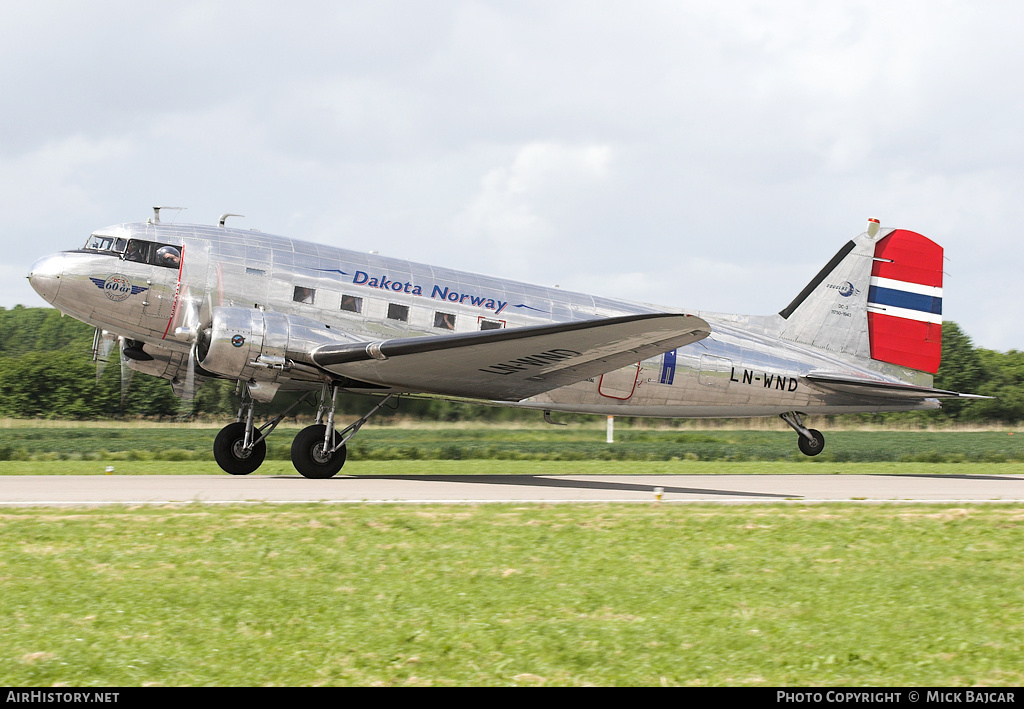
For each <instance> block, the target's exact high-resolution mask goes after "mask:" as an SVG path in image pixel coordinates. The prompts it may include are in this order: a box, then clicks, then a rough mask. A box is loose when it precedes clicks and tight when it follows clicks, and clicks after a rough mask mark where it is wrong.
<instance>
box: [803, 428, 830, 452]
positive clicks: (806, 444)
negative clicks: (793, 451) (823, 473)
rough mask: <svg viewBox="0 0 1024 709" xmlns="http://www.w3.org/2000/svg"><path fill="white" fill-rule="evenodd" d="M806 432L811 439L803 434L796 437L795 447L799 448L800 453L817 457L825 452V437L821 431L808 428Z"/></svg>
mask: <svg viewBox="0 0 1024 709" xmlns="http://www.w3.org/2000/svg"><path fill="white" fill-rule="evenodd" d="M807 432H808V433H809V434H811V438H813V439H814V440H811V438H807V436H804V435H803V434H800V435H798V436H797V445H799V446H800V452H801V453H803V454H804V455H818V453H821V452H822V451H823V450H825V436H823V435H822V433H821V431H819V430H817V429H814V428H809V429H807Z"/></svg>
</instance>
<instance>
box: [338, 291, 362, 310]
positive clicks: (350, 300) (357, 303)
mask: <svg viewBox="0 0 1024 709" xmlns="http://www.w3.org/2000/svg"><path fill="white" fill-rule="evenodd" d="M341 309H342V310H344V311H345V312H348V313H361V312H363V299H362V298H360V297H359V296H357V295H345V294H342V296H341Z"/></svg>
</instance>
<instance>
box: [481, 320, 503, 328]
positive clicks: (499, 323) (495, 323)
mask: <svg viewBox="0 0 1024 709" xmlns="http://www.w3.org/2000/svg"><path fill="white" fill-rule="evenodd" d="M503 327H505V321H504V320H488V319H487V318H480V329H481V330H500V329H501V328H503Z"/></svg>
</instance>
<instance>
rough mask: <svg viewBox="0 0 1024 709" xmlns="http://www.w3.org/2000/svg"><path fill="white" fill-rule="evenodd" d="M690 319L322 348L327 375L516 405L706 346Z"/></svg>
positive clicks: (625, 320) (701, 327)
mask: <svg viewBox="0 0 1024 709" xmlns="http://www.w3.org/2000/svg"><path fill="white" fill-rule="evenodd" d="M710 332H711V327H710V326H709V325H708V323H707V322H705V321H704V320H702V319H701V318H698V317H696V316H693V315H679V314H644V315H629V316H623V317H615V318H604V319H600V320H583V321H576V322H569V323H559V324H555V325H537V326H531V327H518V328H508V329H505V330H488V331H484V332H467V333H460V334H454V335H439V336H426V337H408V338H400V339H394V340H384V341H377V342H370V343H356V344H338V345H324V346H321V347H319V348H317V349H316V350H314V351H313V353H312V358H313V361H314V362H315V363H316V364H317V365H318V366H320V367H322V368H324V369H326V370H327V371H329V372H333V373H334V374H338V375H340V376H343V377H348V378H350V379H355V380H358V381H362V382H368V383H371V384H378V385H382V386H387V387H390V388H392V389H397V390H400V391H409V392H423V393H431V394H442V395H447V396H465V397H471V398H475V399H493V400H501V401H519V400H521V399H525V398H527V397H529V396H534V395H536V394H540V393H541V392H544V391H548V390H551V389H555V388H558V387H561V386H566V385H568V384H574V383H576V382H578V381H582V380H584V379H588V378H590V377H596V376H598V375H601V374H604V373H605V372H610V371H612V370H614V369H618V368H620V367H624V366H626V365H628V364H633V363H636V362H639V361H641V360H643V359H646V358H648V357H654V356H656V355H659V354H661V353H662V352H667V351H668V350H672V349H675V348H677V347H683V346H684V345H688V344H690V343H692V342H696V341H698V340H702V339H704V338H705V337H707V336H708V335H709V334H710Z"/></svg>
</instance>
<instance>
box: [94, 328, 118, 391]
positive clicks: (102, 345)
mask: <svg viewBox="0 0 1024 709" xmlns="http://www.w3.org/2000/svg"><path fill="white" fill-rule="evenodd" d="M112 349H114V341H113V340H108V339H106V338H101V339H100V341H99V345H98V346H97V349H96V383H97V384H99V383H100V379H102V378H103V372H104V370H106V368H107V362H109V361H110V351H111V350H112Z"/></svg>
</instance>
